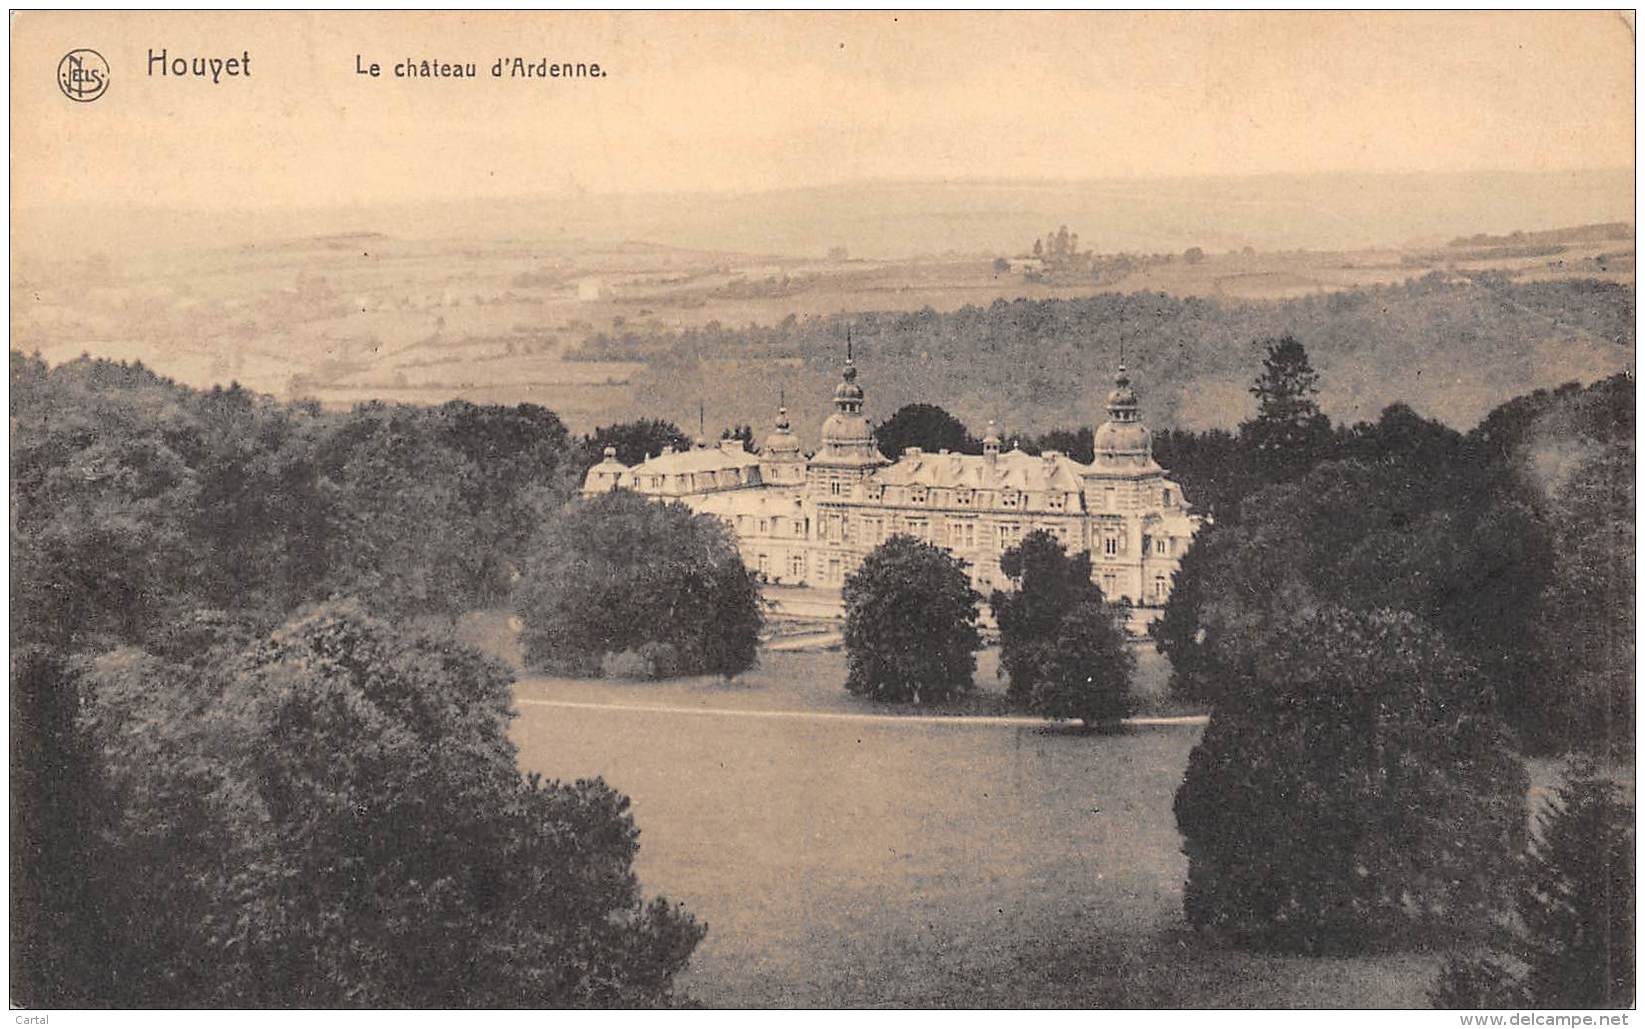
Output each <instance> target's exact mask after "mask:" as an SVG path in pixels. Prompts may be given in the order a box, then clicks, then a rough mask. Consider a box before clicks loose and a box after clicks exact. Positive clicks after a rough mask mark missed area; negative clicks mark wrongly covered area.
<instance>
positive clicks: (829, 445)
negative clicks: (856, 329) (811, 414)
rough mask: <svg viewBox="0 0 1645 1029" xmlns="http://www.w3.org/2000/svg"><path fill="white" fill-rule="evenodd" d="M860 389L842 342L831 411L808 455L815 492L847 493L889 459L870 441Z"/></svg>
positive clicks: (808, 476) (869, 431)
mask: <svg viewBox="0 0 1645 1029" xmlns="http://www.w3.org/2000/svg"><path fill="white" fill-rule="evenodd" d="M862 404H863V391H862V387H861V386H859V385H857V366H856V364H855V363H854V362H853V361H852V360H851V344H850V342H849V341H847V343H846V351H845V367H844V368H843V369H841V371H840V384H839V385H838V386H836V387H835V388H834V413H833V414H831V415H829V416H828V417H827V418H826V419H825V420H824V421H823V424H822V449H821V450H819V451H817V454H816V456H815V457H813V458H812V459H811V462H810V465H809V466H808V467H809V472H808V475H807V479H806V481H807V483H808V484H809V488H810V491H811V492H812V493H813V494H815V495H828V496H841V495H848V494H850V493H851V492H852V491H853V490H854V489H855V483H856V481H857V480H860V479H862V478H864V477H865V476H867V475H868V473H869V472H871V471H873V470H874V469H876V468H879V467H881V466H883V465H886V464H889V463H890V462H889V461H887V460H886V459H885V457H884V456H883V455H882V454H881V453H880V451H879V448H878V447H876V446H875V445H874V430H873V429H872V428H871V427H870V426H869V424H868V419H867V418H864V417H863V414H862Z"/></svg>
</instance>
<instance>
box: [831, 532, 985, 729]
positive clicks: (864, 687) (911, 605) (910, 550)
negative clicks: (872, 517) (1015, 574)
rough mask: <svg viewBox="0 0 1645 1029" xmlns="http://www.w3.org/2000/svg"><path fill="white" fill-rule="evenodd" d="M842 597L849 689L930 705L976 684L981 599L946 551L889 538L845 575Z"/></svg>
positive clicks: (909, 539)
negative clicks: (978, 620) (978, 615)
mask: <svg viewBox="0 0 1645 1029" xmlns="http://www.w3.org/2000/svg"><path fill="white" fill-rule="evenodd" d="M844 596H845V650H846V680H845V688H846V689H848V690H850V691H851V692H852V693H855V694H858V695H859V696H864V697H870V698H872V699H874V700H887V701H893V702H896V703H914V704H930V703H936V702H939V701H943V700H948V699H950V698H952V697H955V696H958V695H960V694H963V693H966V692H968V691H969V690H970V689H971V688H972V680H973V676H974V675H975V674H976V669H977V659H976V654H975V651H976V650H977V648H978V647H980V646H982V637H981V636H980V635H979V634H978V632H977V604H978V602H979V601H981V599H982V597H981V596H980V595H978V593H977V591H976V590H974V589H972V588H971V580H970V578H969V577H968V576H967V575H966V573H965V567H964V566H963V565H962V564H961V563H960V562H959V561H958V560H957V559H956V558H954V557H953V556H952V555H950V554H949V553H948V552H947V551H945V550H942V549H940V548H938V547H935V546H933V545H931V544H930V543H926V542H924V541H922V540H917V539H915V538H914V537H912V536H902V535H897V536H892V537H891V538H890V539H888V540H886V541H885V542H884V543H882V544H880V545H879V546H878V547H876V548H874V550H873V551H872V552H870V553H869V555H868V556H867V557H866V558H864V559H863V563H862V566H861V567H860V568H858V569H857V570H856V571H855V572H853V573H851V575H849V576H848V577H847V578H846V580H845V590H844Z"/></svg>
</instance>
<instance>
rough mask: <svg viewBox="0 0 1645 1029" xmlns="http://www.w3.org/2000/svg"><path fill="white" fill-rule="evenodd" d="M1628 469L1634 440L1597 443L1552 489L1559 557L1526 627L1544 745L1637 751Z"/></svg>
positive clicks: (1604, 751) (1601, 751)
mask: <svg viewBox="0 0 1645 1029" xmlns="http://www.w3.org/2000/svg"><path fill="white" fill-rule="evenodd" d="M1634 475H1635V469H1634V446H1633V443H1632V441H1631V440H1624V441H1619V442H1616V443H1611V444H1609V445H1607V446H1605V447H1604V448H1596V449H1594V450H1593V451H1592V452H1590V453H1589V454H1588V455H1586V456H1585V457H1583V458H1581V459H1579V461H1578V462H1577V463H1576V466H1575V468H1573V469H1572V470H1571V473H1570V475H1569V477H1568V478H1565V479H1564V480H1563V481H1562V482H1559V483H1558V484H1556V485H1554V486H1553V487H1552V493H1553V495H1552V496H1551V497H1550V498H1549V505H1548V506H1549V508H1550V511H1549V515H1548V519H1547V522H1548V524H1549V526H1550V527H1551V529H1552V537H1553V540H1552V542H1553V552H1554V553H1555V554H1556V555H1558V556H1557V559H1556V560H1554V561H1553V564H1552V573H1551V576H1550V578H1549V581H1548V583H1547V586H1546V587H1545V588H1544V590H1543V592H1542V597H1541V598H1540V603H1539V604H1538V605H1537V615H1536V617H1535V618H1534V619H1533V620H1531V622H1530V626H1529V629H1530V634H1531V643H1532V646H1533V648H1534V651H1535V654H1536V657H1537V661H1536V666H1537V667H1538V668H1539V669H1540V670H1542V672H1543V674H1542V675H1540V676H1538V677H1537V678H1538V679H1539V680H1541V681H1539V682H1538V684H1537V685H1538V686H1539V687H1541V689H1540V691H1539V692H1541V693H1542V694H1544V696H1543V697H1542V703H1543V704H1544V705H1545V706H1546V709H1547V711H1546V713H1547V717H1546V718H1543V719H1540V720H1539V721H1540V723H1541V724H1540V725H1539V726H1538V728H1539V729H1540V732H1539V733H1538V736H1539V738H1540V742H1542V743H1543V744H1545V745H1551V746H1554V747H1558V748H1561V749H1565V748H1572V747H1576V748H1582V749H1585V750H1589V751H1591V752H1594V753H1599V754H1614V755H1617V756H1621V755H1622V754H1631V753H1632V752H1633V745H1634V718H1635V708H1634V683H1635V680H1634V668H1635V651H1634V614H1635V603H1636V599H1635V589H1634V586H1635V582H1634V557H1635V538H1634V536H1635V528H1634V496H1635V487H1634ZM1550 684H1551V685H1552V686H1553V688H1552V689H1549V688H1548V687H1549V685H1550Z"/></svg>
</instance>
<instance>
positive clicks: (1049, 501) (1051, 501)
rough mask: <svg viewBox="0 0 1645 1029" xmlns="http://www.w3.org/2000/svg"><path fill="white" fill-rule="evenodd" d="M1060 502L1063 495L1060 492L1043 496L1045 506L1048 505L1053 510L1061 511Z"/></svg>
mask: <svg viewBox="0 0 1645 1029" xmlns="http://www.w3.org/2000/svg"><path fill="white" fill-rule="evenodd" d="M1062 502H1063V496H1062V494H1061V493H1052V494H1051V495H1050V496H1048V497H1046V498H1045V503H1046V506H1048V507H1050V508H1051V510H1053V511H1061V510H1062Z"/></svg>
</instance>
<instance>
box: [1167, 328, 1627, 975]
mask: <svg viewBox="0 0 1645 1029" xmlns="http://www.w3.org/2000/svg"><path fill="white" fill-rule="evenodd" d="M1316 381H1317V379H1316V376H1315V375H1314V373H1313V371H1312V368H1311V366H1310V365H1309V363H1308V359H1307V355H1306V353H1305V351H1304V350H1303V349H1302V348H1301V346H1300V345H1299V344H1297V343H1295V341H1293V340H1289V339H1281V340H1274V341H1270V342H1269V344H1268V357H1267V360H1266V361H1265V362H1264V367H1263V371H1262V374H1261V375H1260V376H1259V377H1258V379H1257V382H1256V384H1255V385H1254V387H1253V389H1252V392H1253V394H1254V395H1255V396H1256V398H1257V402H1258V406H1257V412H1256V414H1255V416H1254V417H1253V418H1252V419H1250V420H1249V421H1247V422H1246V423H1244V424H1243V425H1241V427H1240V431H1239V433H1238V435H1237V436H1234V437H1231V438H1229V439H1216V440H1215V441H1214V442H1213V443H1212V444H1211V445H1212V446H1214V447H1216V448H1219V449H1220V448H1227V453H1228V457H1227V463H1226V464H1224V465H1223V466H1221V467H1212V466H1206V467H1204V468H1203V473H1204V474H1207V475H1208V476H1209V477H1210V478H1209V480H1208V482H1209V484H1210V485H1211V486H1212V487H1213V488H1209V489H1204V490H1203V492H1204V493H1205V494H1208V495H1211V496H1216V497H1218V498H1220V500H1219V502H1220V503H1221V504H1222V505H1223V506H1222V507H1221V508H1220V509H1219V512H1218V516H1217V518H1216V520H1215V521H1214V522H1213V523H1212V524H1209V525H1207V526H1206V528H1205V529H1204V531H1203V532H1202V533H1201V534H1200V536H1199V538H1198V539H1197V540H1196V542H1195V545H1194V547H1193V548H1192V549H1191V550H1190V551H1189V553H1188V554H1187V555H1186V556H1185V558H1184V560H1183V563H1182V567H1181V570H1180V571H1179V572H1178V574H1177V578H1176V583H1175V588H1174V590H1173V593H1172V596H1171V600H1170V602H1169V603H1168V605H1167V608H1166V611H1165V614H1164V617H1163V618H1162V620H1161V621H1160V623H1159V624H1158V625H1157V626H1156V630H1155V635H1156V639H1157V641H1158V645H1159V647H1160V649H1161V650H1162V651H1163V652H1164V653H1166V654H1167V655H1168V656H1169V657H1170V659H1171V664H1172V669H1173V672H1172V674H1173V687H1174V688H1175V689H1176V690H1177V691H1178V693H1179V694H1180V695H1186V696H1191V697H1194V698H1197V699H1199V700H1201V701H1202V702H1206V703H1208V704H1209V705H1210V707H1211V711H1212V714H1211V722H1210V725H1209V726H1208V727H1207V729H1206V731H1205V734H1204V736H1203V738H1202V739H1201V741H1200V743H1199V744H1198V745H1197V746H1196V747H1195V749H1194V751H1193V753H1192V755H1191V757H1190V761H1189V769H1188V773H1187V775H1186V776H1185V778H1184V781H1183V784H1182V787H1181V788H1180V790H1179V792H1178V794H1177V800H1176V814H1177V822H1178V827H1179V829H1180V831H1181V832H1182V834H1183V837H1184V850H1185V852H1186V853H1187V854H1188V857H1189V880H1188V883H1187V888H1186V891H1185V900H1184V907H1185V910H1186V914H1187V916H1188V919H1189V921H1190V922H1191V923H1192V924H1194V925H1197V926H1210V927H1218V928H1222V929H1225V930H1229V931H1232V932H1235V933H1237V934H1238V935H1240V936H1241V937H1244V938H1250V939H1254V940H1257V941H1260V942H1262V943H1265V944H1269V945H1276V946H1281V947H1284V948H1287V949H1298V950H1304V951H1321V950H1339V949H1352V948H1360V947H1364V946H1367V945H1376V944H1378V943H1384V944H1395V943H1406V942H1409V941H1411V940H1413V939H1423V940H1434V939H1438V938H1449V939H1452V940H1453V941H1456V940H1457V938H1458V937H1459V936H1460V937H1461V939H1462V940H1464V941H1471V945H1472V946H1475V947H1477V946H1479V945H1480V944H1482V943H1483V941H1485V940H1486V939H1487V938H1488V934H1489V933H1490V932H1491V931H1493V928H1494V927H1496V926H1498V925H1499V924H1501V922H1502V921H1503V919H1504V918H1511V916H1505V915H1504V912H1506V911H1509V910H1510V909H1511V908H1512V905H1513V904H1514V891H1515V890H1516V889H1519V888H1522V886H1523V884H1524V879H1523V877H1522V876H1520V875H1518V874H1517V873H1518V872H1519V866H1518V864H1517V862H1518V861H1519V855H1520V853H1521V852H1522V849H1523V847H1524V846H1525V842H1526V841H1525V832H1524V827H1525V821H1526V819H1525V811H1524V808H1525V791H1526V777H1525V773H1524V771H1523V769H1522V768H1521V766H1520V764H1519V760H1518V758H1517V756H1516V753H1517V752H1518V751H1520V750H1522V749H1532V750H1545V751H1565V750H1572V749H1576V750H1586V751H1590V752H1593V753H1598V754H1602V755H1613V754H1617V753H1624V752H1631V746H1632V740H1633V734H1634V709H1633V695H1632V686H1631V670H1632V664H1633V642H1632V640H1633V601H1632V599H1631V595H1632V590H1633V577H1632V566H1633V556H1634V555H1633V548H1634V544H1633V528H1632V524H1633V523H1632V519H1633V513H1632V510H1633V509H1632V504H1633V494H1634V486H1633V475H1634V472H1633V465H1634V454H1633V448H1634V442H1633V409H1634V384H1633V381H1632V378H1631V377H1628V376H1616V377H1614V378H1611V379H1607V380H1604V381H1602V382H1599V383H1596V384H1594V385H1593V386H1590V387H1588V388H1586V389H1583V388H1581V387H1579V386H1576V385H1574V384H1573V385H1571V386H1568V387H1564V388H1561V389H1560V390H1556V391H1553V392H1551V393H1550V392H1538V393H1534V394H1531V395H1528V396H1526V397H1522V398H1519V399H1517V400H1515V401H1512V402H1510V403H1508V404H1505V405H1503V406H1502V407H1500V408H1498V409H1497V410H1496V411H1494V412H1492V414H1491V415H1490V416H1489V417H1487V418H1486V419H1485V420H1484V421H1483V422H1482V423H1481V424H1480V425H1479V426H1478V427H1477V428H1476V429H1474V430H1473V431H1472V432H1470V433H1468V434H1466V435H1464V434H1461V433H1458V432H1455V431H1454V430H1451V429H1449V428H1447V427H1445V426H1443V425H1440V424H1438V423H1436V422H1431V421H1428V420H1425V419H1423V418H1421V417H1419V416H1417V415H1416V414H1415V413H1414V412H1412V411H1411V410H1410V409H1409V408H1407V407H1405V406H1404V405H1394V406H1391V407H1389V408H1388V409H1387V410H1385V411H1384V412H1383V414H1382V417H1381V418H1380V419H1379V420H1378V421H1377V422H1376V423H1365V424H1359V425H1355V426H1352V427H1348V428H1341V429H1336V430H1332V429H1331V428H1330V427H1329V426H1328V425H1327V424H1325V423H1324V420H1323V418H1322V417H1321V416H1320V414H1319V412H1318V409H1317V406H1316V405H1315V404H1314V403H1313V396H1314V394H1315V391H1316ZM1172 442H1173V444H1176V445H1179V446H1181V445H1183V444H1186V446H1184V447H1183V449H1184V451H1185V452H1192V451H1193V449H1194V448H1195V447H1196V446H1197V445H1198V444H1199V441H1194V440H1192V439H1187V440H1181V439H1179V440H1173V441H1172ZM1193 474H1196V473H1195V472H1194V471H1192V470H1190V471H1189V472H1188V474H1184V475H1181V476H1180V477H1181V478H1182V479H1183V481H1184V483H1185V486H1186V488H1187V489H1188V492H1189V495H1190V497H1192V496H1194V490H1195V489H1196V488H1200V487H1204V486H1206V485H1207V483H1200V484H1199V486H1198V487H1196V486H1190V485H1187V484H1188V483H1190V482H1192V475H1193ZM1579 584H1580V585H1579ZM1510 730H1511V731H1510ZM1590 828H1592V827H1590ZM1593 838H1594V839H1595V840H1600V839H1603V838H1605V837H1604V834H1603V832H1599V831H1597V830H1596V832H1595V834H1594V836H1593ZM1547 839H1548V838H1547V837H1546V836H1545V837H1544V839H1543V842H1542V843H1541V844H1540V846H1541V847H1543V848H1544V849H1543V850H1541V851H1539V850H1538V849H1537V847H1536V846H1533V847H1532V849H1531V850H1530V851H1529V854H1530V858H1529V860H1530V861H1531V863H1532V864H1533V865H1536V863H1537V862H1538V861H1542V862H1543V864H1544V865H1546V864H1547V862H1549V861H1554V860H1555V858H1553V857H1546V856H1545V853H1544V852H1545V851H1546V848H1547V847H1548V846H1550V844H1548V842H1547ZM1394 841H1397V844H1396V843H1395V842H1394ZM1629 846H1631V844H1629ZM1556 857H1558V856H1557V855H1556ZM1607 861H1609V862H1610V863H1609V864H1607V865H1606V866H1605V868H1604V869H1599V870H1597V871H1596V869H1595V868H1594V867H1590V866H1582V865H1580V864H1577V863H1573V861H1572V860H1571V856H1570V855H1564V856H1562V857H1558V860H1557V862H1556V863H1557V864H1559V866H1560V867H1559V869H1558V870H1557V874H1558V875H1562V876H1567V877H1571V876H1574V877H1576V878H1578V879H1581V880H1582V881H1583V882H1584V883H1585V886H1584V888H1595V889H1600V890H1602V891H1603V892H1605V893H1606V895H1607V898H1608V899H1607V900H1606V901H1605V903H1606V904H1609V903H1610V902H1611V901H1610V899H1609V898H1610V897H1611V895H1612V894H1615V895H1616V896H1621V895H1622V894H1620V893H1616V891H1615V890H1613V889H1612V887H1613V886H1614V885H1615V884H1616V883H1618V882H1622V880H1623V878H1624V877H1625V878H1626V882H1625V885H1626V888H1627V890H1626V896H1627V898H1628V899H1627V903H1628V904H1629V905H1630V906H1631V903H1632V901H1631V897H1632V881H1633V880H1632V870H1631V866H1629V867H1628V868H1626V869H1624V868H1622V867H1620V866H1618V865H1617V863H1616V862H1615V861H1614V860H1613V859H1611V858H1607ZM1590 865H1591V863H1590ZM1601 873H1603V874H1601ZM1541 874H1542V875H1543V879H1544V885H1536V886H1529V887H1524V888H1526V889H1529V890H1530V891H1531V894H1534V895H1540V893H1541V892H1546V890H1547V889H1549V888H1550V887H1548V886H1546V881H1548V880H1550V879H1552V878H1553V877H1555V875H1556V872H1555V871H1551V870H1549V868H1546V867H1544V868H1543V869H1542V873H1541ZM1605 876H1610V877H1611V878H1610V879H1606V878H1605ZM1539 891H1540V892H1539ZM1518 903H1519V907H1520V914H1519V920H1520V924H1521V931H1522V932H1523V934H1524V935H1523V937H1521V938H1519V942H1518V943H1516V944H1514V945H1513V946H1512V947H1510V950H1512V951H1513V952H1514V953H1515V954H1516V955H1517V959H1516V960H1517V961H1518V962H1519V964H1518V965H1517V966H1516V967H1518V968H1520V969H1521V970H1523V969H1525V968H1527V967H1528V968H1529V969H1530V970H1531V971H1530V972H1529V973H1527V974H1529V975H1530V976H1531V980H1529V981H1530V982H1532V983H1534V982H1535V978H1536V976H1537V975H1540V974H1543V973H1541V972H1538V971H1536V969H1537V968H1538V967H1539V964H1538V963H1539V962H1544V956H1538V955H1540V954H1544V952H1546V953H1547V954H1552V955H1555V956H1554V957H1547V958H1546V961H1549V962H1554V961H1557V962H1563V964H1560V965H1558V967H1559V968H1560V969H1562V970H1563V972H1564V973H1571V974H1573V975H1574V974H1575V973H1574V972H1572V969H1573V967H1574V966H1575V965H1577V964H1582V963H1583V962H1584V961H1588V962H1590V963H1591V961H1592V960H1593V958H1594V955H1595V953H1596V951H1595V949H1594V947H1593V946H1592V943H1591V940H1590V941H1588V942H1584V941H1585V940H1587V939H1588V938H1587V936H1586V935H1585V934H1588V933H1592V932H1596V931H1599V929H1600V928H1602V927H1607V926H1609V925H1611V922H1610V921H1609V920H1611V919H1614V918H1615V917H1616V911H1615V910H1614V909H1605V910H1601V909H1600V907H1595V908H1594V910H1591V911H1586V912H1585V914H1584V919H1585V922H1584V926H1578V925H1577V920H1573V919H1570V918H1565V919H1564V920H1563V921H1562V920H1561V917H1562V916H1561V917H1556V916H1555V915H1554V914H1552V913H1550V914H1548V915H1547V917H1542V918H1541V919H1540V921H1538V915H1537V910H1536V903H1538V902H1532V901H1528V900H1526V899H1525V897H1524V896H1522V897H1521V899H1520V900H1519V902H1518ZM1601 907H1603V905H1601ZM1588 916H1591V917H1588ZM1607 931H1608V930H1607ZM1630 931H1631V926H1630ZM1584 948H1586V949H1584ZM1573 953H1576V954H1578V955H1585V956H1578V957H1572V956H1571V955H1572V954H1573ZM1606 960H1609V958H1607V959H1606ZM1499 973H1501V974H1500V975H1499ZM1590 973H1594V974H1597V973H1595V970H1594V969H1593V968H1585V969H1583V970H1582V971H1581V975H1582V976H1583V977H1584V978H1581V979H1580V981H1582V982H1588V981H1589V980H1590V979H1591V978H1592V976H1591V974H1590ZM1515 974H1518V973H1515V972H1513V971H1512V970H1510V971H1507V972H1503V971H1502V966H1500V965H1494V964H1490V963H1486V964H1477V963H1476V964H1468V963H1466V962H1458V963H1455V964H1454V966H1453V968H1452V969H1451V971H1450V972H1448V973H1447V976H1448V978H1447V979H1446V982H1445V983H1444V984H1443V985H1442V988H1441V993H1442V995H1443V997H1444V998H1448V999H1449V1000H1451V1001H1453V1002H1455V1001H1456V1000H1457V998H1463V997H1467V996H1476V997H1494V998H1496V999H1498V1000H1501V999H1503V998H1513V997H1521V998H1529V997H1551V998H1556V999H1559V998H1569V997H1571V996H1574V994H1560V993H1557V992H1555V993H1539V992H1537V990H1536V988H1535V987H1534V985H1533V986H1525V987H1523V990H1522V992H1519V993H1515V992H1514V991H1515V990H1519V989H1521V988H1520V987H1519V986H1515V985H1513V983H1514V982H1515V981H1516V980H1514V979H1513V978H1512V977H1513V976H1514V975H1515ZM1504 984H1506V985H1504ZM1627 986H1628V988H1629V990H1631V978H1630V979H1629V981H1628V983H1627ZM1584 990H1586V993H1585V995H1586V996H1589V997H1591V998H1599V997H1601V996H1603V997H1605V998H1612V997H1614V996H1616V995H1618V991H1619V990H1620V987H1615V988H1613V986H1607V987H1606V988H1605V989H1604V990H1600V989H1599V988H1598V987H1595V988H1594V989H1591V990H1589V989H1587V988H1586V987H1584ZM1526 1002H1528V1003H1529V1002H1530V1001H1526ZM1547 1002H1548V1003H1554V1002H1555V1001H1554V1000H1549V1001H1547ZM1588 1002H1590V1003H1598V1002H1600V1001H1599V1000H1590V1001H1588ZM1606 1002H1609V1000H1607V1001H1606Z"/></svg>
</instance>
